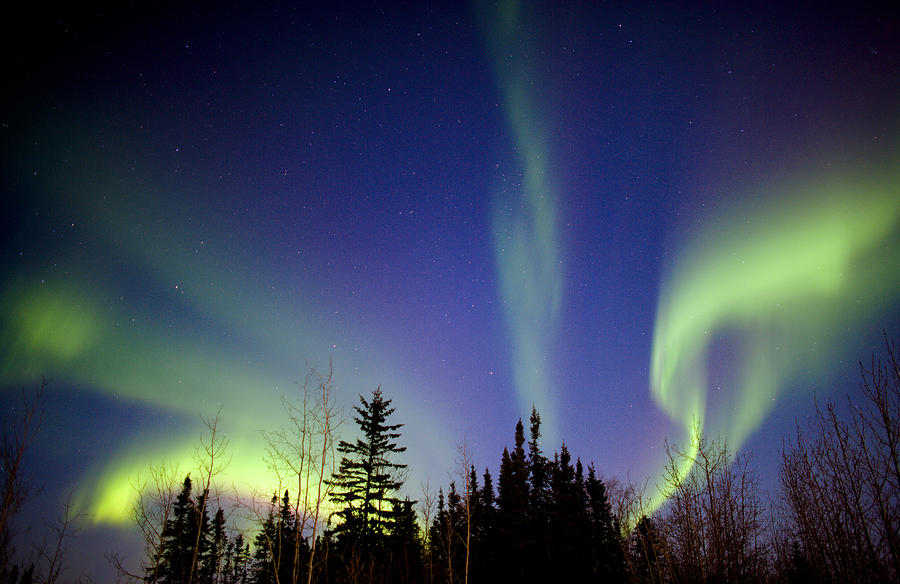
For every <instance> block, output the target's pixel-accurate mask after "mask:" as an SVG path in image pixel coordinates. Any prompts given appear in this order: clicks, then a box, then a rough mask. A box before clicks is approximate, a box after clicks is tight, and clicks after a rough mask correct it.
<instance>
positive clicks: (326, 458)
mask: <svg viewBox="0 0 900 584" xmlns="http://www.w3.org/2000/svg"><path fill="white" fill-rule="evenodd" d="M333 388H334V365H333V362H332V361H330V360H329V362H328V373H327V374H325V375H323V374H321V373H319V372H318V371H316V370H315V369H312V368H310V369H309V370H308V371H307V374H306V378H305V380H304V382H303V385H302V389H301V392H300V399H299V402H294V401H291V400H290V399H288V398H286V397H285V398H282V404H283V405H284V409H285V411H286V412H287V414H288V417H289V426H288V428H283V429H281V430H278V431H275V432H266V433H265V437H266V442H267V444H268V456H269V461H270V466H271V467H272V469H273V471H274V472H275V474H276V477H277V478H278V481H279V485H282V484H283V483H284V482H286V480H287V479H290V480H296V487H297V496H296V497H294V508H293V511H294V514H295V517H296V518H297V521H296V524H295V533H294V540H295V541H296V542H297V543H298V545H295V546H294V557H293V558H292V559H291V560H292V565H293V570H292V584H296V583H297V582H298V581H299V578H300V568H301V566H300V563H301V562H300V545H299V542H300V541H301V539H302V538H303V537H305V535H306V534H307V533H308V534H309V536H310V540H311V544H310V556H309V562H308V566H307V574H306V581H307V582H308V583H311V582H312V579H313V570H314V568H315V557H316V540H317V538H316V536H317V534H318V532H319V530H320V528H321V525H322V515H323V513H322V506H323V505H324V503H325V501H326V500H327V498H328V493H329V486H328V483H327V482H326V478H327V477H328V476H330V475H331V474H332V473H333V472H334V470H335V454H334V453H335V450H334V447H335V442H334V433H335V431H336V429H337V427H338V426H339V425H340V419H339V415H338V411H337V406H336V404H335V402H334V398H333V396H332V391H333Z"/></svg>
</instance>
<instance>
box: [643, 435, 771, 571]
mask: <svg viewBox="0 0 900 584" xmlns="http://www.w3.org/2000/svg"><path fill="white" fill-rule="evenodd" d="M694 435H697V433H696V432H695V433H694ZM696 441H697V443H696V444H693V445H692V447H691V448H690V449H689V451H688V450H681V449H679V448H669V449H668V454H669V463H668V465H667V469H666V480H667V481H668V485H667V487H668V490H670V491H671V493H672V494H671V495H670V497H669V498H668V500H667V501H666V503H665V505H664V507H663V510H662V514H661V515H660V516H659V519H660V525H661V528H662V530H663V532H664V538H665V541H666V555H667V562H666V563H667V564H668V568H669V570H670V571H671V572H672V575H673V577H674V578H675V579H676V580H678V581H691V582H706V581H715V582H758V581H760V580H761V579H763V577H764V576H765V573H766V546H765V545H764V541H763V523H762V514H763V508H762V504H761V501H760V499H759V489H758V485H757V481H756V478H755V475H754V473H753V472H752V470H751V468H750V466H749V462H748V459H747V458H746V457H740V456H738V457H734V456H732V454H731V452H730V451H729V450H728V448H727V445H726V444H725V442H724V440H716V441H710V440H707V439H706V438H704V437H703V436H702V435H698V437H697V438H696ZM689 452H690V453H694V452H695V453H694V454H690V453H689ZM685 463H690V464H691V471H690V473H689V474H688V475H687V476H686V477H684V479H683V480H679V478H680V476H681V472H680V469H681V468H683V466H684V464H685Z"/></svg>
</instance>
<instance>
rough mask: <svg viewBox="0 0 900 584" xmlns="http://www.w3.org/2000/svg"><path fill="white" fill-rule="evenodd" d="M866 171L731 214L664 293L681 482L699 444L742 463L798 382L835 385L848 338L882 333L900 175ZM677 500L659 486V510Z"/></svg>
mask: <svg viewBox="0 0 900 584" xmlns="http://www.w3.org/2000/svg"><path fill="white" fill-rule="evenodd" d="M866 166H867V165H866V164H860V165H859V166H858V167H857V168H856V169H854V171H852V172H845V173H843V174H840V175H836V176H834V178H832V179H830V180H805V181H793V182H792V183H791V184H790V185H788V186H787V187H784V188H778V189H773V192H771V193H767V194H766V196H765V198H764V199H763V200H764V202H763V203H762V204H760V205H759V206H758V207H753V206H751V205H745V206H735V207H734V208H731V209H726V210H724V212H723V214H722V215H721V216H720V217H717V218H716V219H714V220H713V221H711V222H709V223H708V227H707V228H706V229H702V230H700V231H699V232H697V233H694V234H692V237H691V240H690V241H689V243H688V244H687V245H686V246H684V248H683V249H682V250H681V252H680V253H679V254H678V255H677V256H676V257H677V258H678V260H677V261H676V263H675V265H674V269H673V270H672V271H671V273H670V274H669V277H668V278H667V279H665V281H664V285H663V287H662V289H661V292H660V298H659V305H658V310H657V317H656V325H655V330H654V337H653V348H652V363H651V371H650V388H651V393H652V396H653V399H654V400H655V401H656V403H657V404H658V405H659V406H660V407H661V408H662V409H663V410H664V411H665V412H666V413H667V414H668V415H669V416H670V417H671V418H672V420H673V421H674V422H675V423H676V424H678V425H679V426H681V427H682V428H683V430H684V433H685V435H686V441H685V444H688V445H689V446H687V448H686V454H687V455H688V456H687V457H686V458H685V459H684V462H682V464H681V466H680V468H679V469H678V474H679V475H680V476H679V480H683V479H684V477H686V476H687V475H688V473H689V472H690V470H691V468H692V463H691V462H690V459H691V458H693V457H694V456H695V455H696V452H697V450H696V448H697V439H698V436H699V435H700V433H704V432H705V433H706V435H707V436H710V437H717V436H721V437H722V438H724V439H725V440H726V441H727V444H728V447H729V449H730V450H731V451H732V452H737V451H738V450H739V449H740V448H741V446H742V445H743V444H744V443H745V441H746V440H747V438H748V437H749V436H750V435H751V433H753V432H754V431H755V430H756V429H757V428H758V427H759V425H760V424H761V423H762V421H763V420H764V418H765V417H766V415H767V414H768V413H769V412H770V410H771V409H772V408H773V407H774V406H775V404H776V401H777V398H778V395H779V392H781V391H783V390H785V389H786V386H787V385H788V384H789V383H790V382H791V381H792V380H796V379H798V378H803V379H816V380H819V381H823V382H824V381H826V379H825V377H824V376H825V374H826V373H827V372H828V370H829V367H832V366H833V365H834V363H835V362H836V361H837V360H838V359H839V358H840V357H841V356H842V355H845V354H846V351H845V350H842V349H844V347H843V346H842V345H841V339H842V337H843V335H842V334H841V332H842V331H846V330H848V329H849V328H852V327H859V326H866V327H872V328H877V327H878V326H879V322H878V320H877V318H878V317H879V316H883V314H884V311H885V310H888V309H889V308H890V306H891V305H892V303H894V302H896V300H897V298H898V290H900V266H898V258H900V244H898V223H900V175H898V168H900V165H896V164H894V165H891V166H889V167H888V170H886V171H885V170H884V169H877V168H874V169H873V168H871V167H869V168H868V169H867V170H869V171H870V172H865V173H864V172H863V169H864V168H866ZM881 326H884V323H881ZM735 336H736V337H737V340H735V339H734V337H735ZM721 341H724V342H725V343H726V344H727V343H728V342H732V343H733V345H726V347H733V348H734V353H733V355H731V356H730V357H729V356H727V355H726V356H725V358H724V361H726V362H725V363H724V366H725V367H726V368H727V369H730V370H731V371H732V373H731V374H733V377H729V378H727V379H728V381H727V383H728V385H729V386H728V387H722V390H723V392H724V393H723V395H724V398H721V399H724V400H725V402H724V403H723V404H717V406H718V407H714V406H712V404H711V403H710V401H709V400H712V399H713V398H712V397H711V396H710V395H708V393H707V392H708V387H709V386H710V385H711V384H710V380H709V373H710V371H711V370H715V369H716V366H717V365H722V363H717V362H716V357H717V353H716V349H717V346H719V343H720V342H721ZM719 348H721V347H719ZM719 353H728V351H727V350H726V351H719ZM851 356H852V355H851ZM732 361H733V362H732ZM722 385H723V386H724V385H725V383H723V384H722ZM671 491H672V487H671V485H667V486H660V488H659V492H658V493H657V494H656V495H655V496H654V497H653V498H652V501H651V502H650V505H649V506H650V511H651V512H652V511H655V510H656V509H658V508H659V507H660V505H662V503H663V502H664V500H665V499H666V497H667V496H668V495H670V494H671Z"/></svg>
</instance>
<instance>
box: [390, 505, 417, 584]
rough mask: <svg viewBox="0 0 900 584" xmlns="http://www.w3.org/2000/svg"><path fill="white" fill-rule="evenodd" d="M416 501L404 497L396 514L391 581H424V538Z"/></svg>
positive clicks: (391, 541) (391, 549) (391, 551)
mask: <svg viewBox="0 0 900 584" xmlns="http://www.w3.org/2000/svg"><path fill="white" fill-rule="evenodd" d="M413 504H414V501H410V500H409V498H406V499H404V500H403V501H402V502H401V504H400V508H399V509H398V510H397V512H396V514H395V522H394V529H393V532H392V533H391V535H390V538H389V552H390V554H389V555H390V563H391V566H390V573H389V577H388V581H389V582H422V580H423V579H424V575H425V572H424V569H423V567H424V564H423V561H422V553H423V551H422V540H421V538H420V536H419V525H418V523H416V511H415V508H414V507H413Z"/></svg>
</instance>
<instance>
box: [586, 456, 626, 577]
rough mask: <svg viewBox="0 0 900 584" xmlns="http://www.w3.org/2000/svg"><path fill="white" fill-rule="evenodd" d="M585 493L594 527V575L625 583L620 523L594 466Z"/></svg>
mask: <svg viewBox="0 0 900 584" xmlns="http://www.w3.org/2000/svg"><path fill="white" fill-rule="evenodd" d="M585 491H586V494H587V505H588V516H589V518H590V524H591V535H590V542H591V558H592V560H591V563H592V565H591V572H592V573H593V575H594V576H595V577H600V578H603V580H604V581H606V582H611V583H617V582H624V581H625V557H624V555H623V554H622V545H621V543H620V541H619V524H618V521H617V520H616V518H615V517H614V516H613V513H612V506H611V505H610V503H609V495H608V493H607V491H606V485H605V484H604V483H603V481H602V480H600V479H599V478H597V473H596V471H595V470H594V465H593V464H591V465H589V466H588V477H587V482H586V483H585Z"/></svg>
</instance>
